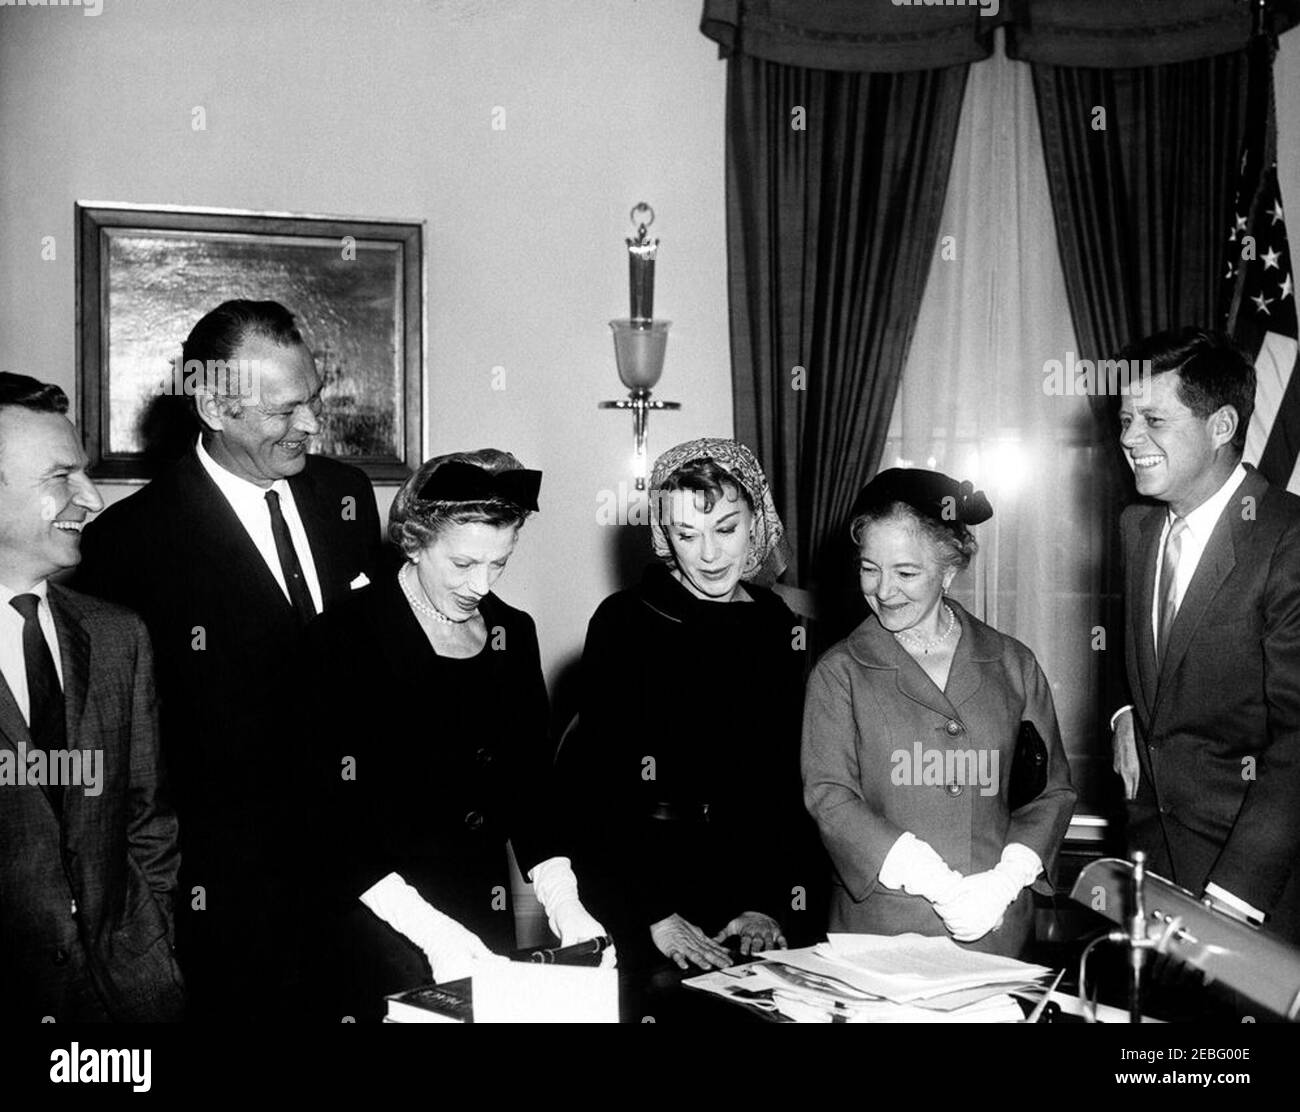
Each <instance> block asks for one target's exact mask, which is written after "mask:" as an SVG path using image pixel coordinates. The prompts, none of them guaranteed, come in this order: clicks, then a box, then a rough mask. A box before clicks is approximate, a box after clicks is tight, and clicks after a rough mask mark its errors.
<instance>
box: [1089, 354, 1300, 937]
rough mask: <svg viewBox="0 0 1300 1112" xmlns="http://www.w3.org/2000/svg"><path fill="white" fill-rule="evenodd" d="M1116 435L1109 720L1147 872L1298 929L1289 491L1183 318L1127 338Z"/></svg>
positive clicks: (1297, 598) (1237, 387)
mask: <svg viewBox="0 0 1300 1112" xmlns="http://www.w3.org/2000/svg"><path fill="white" fill-rule="evenodd" d="M1124 354H1125V357H1126V358H1128V359H1129V360H1130V364H1129V365H1130V366H1133V365H1134V362H1133V361H1136V363H1137V364H1138V365H1140V366H1143V367H1144V371H1143V374H1142V375H1141V377H1142V378H1143V379H1144V380H1145V381H1144V382H1143V384H1142V385H1141V387H1140V388H1139V389H1138V390H1137V391H1135V392H1132V393H1130V394H1129V395H1128V396H1125V397H1124V398H1123V399H1122V402H1121V406H1120V422H1119V423H1120V445H1121V446H1122V448H1123V449H1124V451H1125V453H1126V454H1127V455H1128V457H1129V460H1130V462H1131V465H1132V467H1133V473H1134V477H1135V480H1136V483H1137V490H1138V493H1139V494H1140V495H1142V496H1143V497H1145V498H1147V499H1150V500H1152V501H1150V502H1147V503H1146V504H1136V505H1133V506H1130V507H1128V508H1127V509H1126V510H1125V511H1124V514H1123V516H1122V517H1121V519H1120V529H1121V532H1122V534H1123V548H1124V558H1125V599H1126V604H1127V605H1126V610H1127V617H1126V621H1125V637H1124V639H1125V661H1126V665H1127V674H1128V686H1129V697H1130V700H1131V706H1127V707H1124V708H1122V709H1121V710H1119V711H1117V712H1116V714H1115V715H1114V717H1113V719H1112V729H1113V731H1114V737H1113V744H1114V751H1115V769H1116V771H1117V772H1118V773H1119V774H1120V776H1121V777H1122V778H1123V780H1124V786H1125V794H1126V796H1127V798H1128V800H1129V805H1128V836H1129V842H1130V845H1131V847H1132V848H1134V849H1141V850H1144V851H1146V853H1147V856H1148V861H1149V865H1150V867H1151V868H1152V870H1153V871H1155V872H1157V873H1159V874H1160V875H1162V876H1164V877H1167V878H1168V879H1169V880H1172V881H1174V882H1175V883H1176V884H1179V885H1181V886H1182V887H1184V888H1187V889H1190V890H1191V891H1192V892H1194V893H1196V894H1197V895H1198V896H1199V895H1204V896H1205V897H1206V898H1207V899H1209V900H1211V901H1212V902H1213V903H1214V904H1216V905H1217V906H1218V907H1219V908H1221V909H1222V910H1224V911H1226V912H1228V913H1229V914H1233V915H1236V916H1238V917H1240V918H1243V919H1245V920H1247V921H1249V922H1252V923H1256V924H1261V925H1262V927H1263V929H1264V930H1266V931H1271V932H1273V933H1275V934H1278V935H1280V936H1282V937H1283V938H1285V939H1287V940H1288V941H1291V942H1292V943H1296V942H1300V498H1296V497H1295V496H1294V495H1292V494H1288V493H1287V492H1286V491H1284V490H1279V489H1277V488H1276V487H1273V486H1270V485H1269V483H1268V482H1267V481H1266V480H1265V479H1264V477H1263V476H1262V475H1261V474H1260V473H1259V472H1258V471H1256V470H1255V469H1254V468H1253V467H1250V466H1248V465H1245V464H1243V463H1242V448H1243V445H1244V444H1245V441H1246V427H1247V425H1248V424H1249V423H1250V417H1251V412H1252V409H1253V407H1254V401H1255V370H1254V367H1253V366H1252V365H1251V363H1250V361H1249V360H1248V359H1247V358H1246V356H1245V355H1244V353H1242V352H1241V351H1240V350H1239V349H1238V348H1237V347H1236V346H1235V345H1234V344H1233V343H1232V342H1231V340H1229V339H1228V338H1227V337H1226V336H1223V335H1221V334H1219V333H1214V332H1207V331H1203V330H1197V329H1186V330H1183V331H1181V332H1176V333H1165V334H1162V335H1158V336H1154V337H1151V338H1150V339H1147V340H1144V341H1142V342H1141V343H1138V344H1136V345H1134V346H1133V347H1132V348H1130V349H1129V350H1128V351H1127V352H1125V353H1124Z"/></svg>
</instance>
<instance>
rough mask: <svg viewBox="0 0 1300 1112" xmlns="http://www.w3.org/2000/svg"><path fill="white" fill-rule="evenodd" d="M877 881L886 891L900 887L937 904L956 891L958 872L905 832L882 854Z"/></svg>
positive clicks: (959, 877) (958, 882) (959, 879)
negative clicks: (883, 855) (882, 860)
mask: <svg viewBox="0 0 1300 1112" xmlns="http://www.w3.org/2000/svg"><path fill="white" fill-rule="evenodd" d="M877 879H879V881H880V883H881V884H883V885H884V886H885V887H886V888H901V889H902V890H903V891H904V892H906V893H907V894H908V895H909V896H923V897H924V898H925V899H927V900H929V901H930V902H931V903H938V902H940V901H941V900H946V899H948V898H949V896H950V895H951V894H952V893H953V892H955V891H956V890H957V885H958V884H960V883H961V873H959V872H957V870H956V869H952V868H949V867H948V863H947V862H946V861H944V859H943V858H942V857H940V856H939V854H938V853H937V852H936V851H935V849H934V847H933V846H932V845H930V843H929V842H923V841H921V839H920V838H918V837H916V835H914V834H911V833H906V832H905V833H903V834H901V835H899V838H898V841H896V842H895V843H894V845H893V847H892V848H891V849H890V851H889V852H888V853H887V854H886V855H885V860H884V862H883V863H882V864H881V866H880V874H879V877H878V878H877Z"/></svg>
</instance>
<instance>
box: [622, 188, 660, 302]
mask: <svg viewBox="0 0 1300 1112" xmlns="http://www.w3.org/2000/svg"><path fill="white" fill-rule="evenodd" d="M654 220H655V212H654V209H652V208H651V207H650V206H649V205H647V204H646V203H645V202H644V201H643V202H641V204H639V205H637V206H636V208H634V209H633V210H632V224H633V226H634V227H635V228H636V236H635V237H631V236H629V237H628V239H627V277H628V293H629V297H630V301H631V312H629V314H628V315H629V316H630V317H631V318H632V322H633V323H634V324H637V325H643V326H644V325H649V323H650V321H651V320H652V319H653V318H654V308H655V252H656V251H657V250H658V249H659V241H658V240H657V239H651V238H650V236H649V228H650V225H651V224H653V223H654Z"/></svg>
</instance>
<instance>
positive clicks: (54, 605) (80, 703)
mask: <svg viewBox="0 0 1300 1112" xmlns="http://www.w3.org/2000/svg"><path fill="white" fill-rule="evenodd" d="M47 597H48V598H49V603H50V613H51V614H53V615H54V629H55V631H56V632H57V633H58V636H59V655H60V657H61V658H62V663H63V702H64V707H65V715H66V721H67V731H68V748H69V749H80V748H82V742H83V731H82V729H81V721H82V716H83V715H84V714H85V711H86V690H87V685H88V683H89V677H90V637H89V635H88V634H87V633H86V630H85V628H84V627H83V626H82V624H81V612H80V610H79V609H77V608H76V607H75V606H74V604H73V603H72V602H71V601H70V600H69V599H68V597H67V595H65V594H64V593H63V592H62V591H61V590H59V588H58V587H56V586H54V585H53V584H51V585H50V588H49V594H48V596H47Z"/></svg>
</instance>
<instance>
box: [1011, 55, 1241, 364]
mask: <svg viewBox="0 0 1300 1112" xmlns="http://www.w3.org/2000/svg"><path fill="white" fill-rule="evenodd" d="M1249 68H1250V67H1249V62H1248V54H1247V52H1246V51H1245V50H1239V51H1235V52H1233V53H1231V54H1223V55H1219V56H1218V57H1215V58H1205V59H1201V60H1200V61H1194V62H1183V63H1180V64H1176V65H1169V66H1150V67H1145V68H1142V69H1105V70H1102V69H1075V68H1065V67H1060V66H1047V65H1039V64H1035V65H1034V66H1033V72H1034V89H1035V93H1036V95H1037V101H1038V117H1039V123H1040V126H1041V128H1042V133H1043V152H1044V157H1045V159H1046V163H1047V181H1048V188H1049V189H1050V191H1051V195H1052V207H1053V211H1054V213H1055V217H1056V233H1057V240H1058V246H1059V250H1060V255H1061V264H1062V266H1063V268H1064V270H1065V283H1066V289H1067V292H1068V295H1069V298H1070V311H1071V313H1072V315H1073V317H1074V325H1075V330H1076V332H1077V334H1078V340H1079V344H1080V347H1081V348H1082V351H1081V352H1080V353H1079V354H1080V356H1081V357H1085V358H1090V359H1096V358H1099V357H1108V356H1112V355H1114V354H1115V353H1116V352H1117V351H1118V349H1119V348H1120V347H1122V346H1123V345H1124V344H1125V343H1127V342H1129V341H1131V340H1136V339H1138V338H1140V337H1142V336H1145V335H1147V334H1148V333H1151V332H1155V331H1158V330H1160V329H1164V328H1173V327H1177V326H1180V325H1185V324H1197V325H1202V326H1205V325H1212V324H1214V323H1216V322H1217V321H1219V319H1220V317H1221V308H1220V291H1221V288H1222V278H1223V265H1224V259H1225V249H1226V245H1227V235H1228V230H1229V227H1230V218H1231V215H1232V204H1233V199H1234V192H1235V190H1236V187H1237V181H1238V166H1237V158H1238V153H1239V152H1240V150H1241V141H1242V137H1243V134H1244V127H1245V124H1246V111H1245V109H1246V91H1247V81H1248V77H1249Z"/></svg>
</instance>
